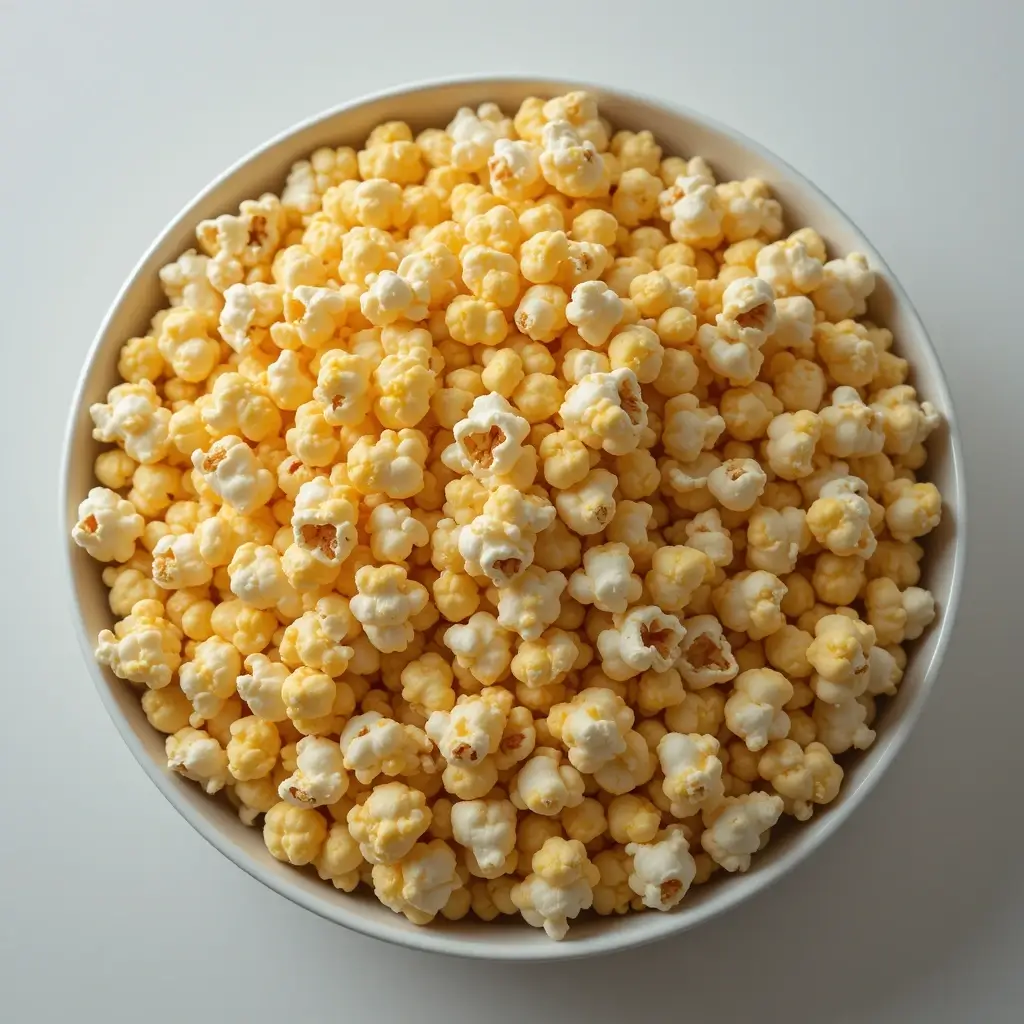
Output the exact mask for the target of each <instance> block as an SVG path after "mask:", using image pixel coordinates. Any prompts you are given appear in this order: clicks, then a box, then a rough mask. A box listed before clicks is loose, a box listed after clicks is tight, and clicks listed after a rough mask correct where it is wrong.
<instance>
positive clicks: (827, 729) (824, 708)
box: [811, 698, 875, 754]
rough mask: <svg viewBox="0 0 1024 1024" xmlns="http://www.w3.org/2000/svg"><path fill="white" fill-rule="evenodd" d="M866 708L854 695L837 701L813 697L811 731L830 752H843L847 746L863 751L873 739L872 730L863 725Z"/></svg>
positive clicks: (864, 723) (865, 717) (865, 720)
mask: <svg viewBox="0 0 1024 1024" xmlns="http://www.w3.org/2000/svg"><path fill="white" fill-rule="evenodd" d="M867 716H868V709H867V707H866V705H864V704H862V703H861V702H860V701H859V700H857V699H856V698H850V699H849V700H844V701H842V702H841V703H839V704H831V703H829V702H828V701H824V700H820V699H819V700H816V701H815V702H814V709H813V710H812V712H811V718H812V719H813V721H814V727H815V734H816V736H817V739H818V741H819V742H820V743H821V744H823V745H824V746H825V747H826V748H827V749H828V751H829V752H830V753H831V754H844V753H846V751H847V750H849V749H850V748H851V747H852V748H853V749H855V750H867V748H868V747H870V746H871V744H872V743H874V742H875V732H874V730H873V729H869V728H868V726H867Z"/></svg>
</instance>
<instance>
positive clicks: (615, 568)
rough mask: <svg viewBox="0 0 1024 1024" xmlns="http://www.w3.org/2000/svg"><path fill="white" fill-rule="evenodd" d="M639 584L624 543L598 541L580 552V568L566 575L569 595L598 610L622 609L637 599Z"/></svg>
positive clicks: (639, 593) (639, 581)
mask: <svg viewBox="0 0 1024 1024" xmlns="http://www.w3.org/2000/svg"><path fill="white" fill-rule="evenodd" d="M642 592H643V583H642V581H641V579H640V577H639V576H637V575H635V574H634V573H633V559H632V558H631V557H630V555H629V548H628V547H627V546H626V545H625V544H621V543H613V544H599V545H597V546H595V547H592V548H588V549H587V550H586V551H585V552H584V554H583V568H582V569H577V570H576V571H575V572H574V573H573V574H572V576H570V577H569V596H570V597H572V598H574V599H575V600H577V601H579V602H580V604H592V605H593V606H594V607H595V608H597V609H598V610H600V611H602V612H624V611H625V610H626V609H627V608H628V607H629V606H630V605H631V604H635V603H636V602H637V601H639V600H640V595H641V593H642Z"/></svg>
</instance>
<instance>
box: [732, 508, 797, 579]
mask: <svg viewBox="0 0 1024 1024" xmlns="http://www.w3.org/2000/svg"><path fill="white" fill-rule="evenodd" d="M810 541H811V531H810V530H809V529H808V523H807V513H806V512H804V510H803V509H802V508H783V509H774V508H763V507H761V508H756V509H754V511H753V512H752V513H751V515H750V520H749V522H748V523H747V564H748V565H749V566H750V567H751V569H766V570H767V571H768V572H770V573H774V574H775V575H776V576H785V575H786V574H787V573H791V572H792V571H793V570H794V569H795V568H796V562H797V559H798V558H799V557H800V553H801V552H802V551H803V550H804V549H805V548H806V547H807V546H808V544H809V543H810Z"/></svg>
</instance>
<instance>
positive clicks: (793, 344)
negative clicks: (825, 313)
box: [771, 295, 814, 358]
mask: <svg viewBox="0 0 1024 1024" xmlns="http://www.w3.org/2000/svg"><path fill="white" fill-rule="evenodd" d="M813 334H814V303H813V302H811V300H810V299H809V298H807V297H806V296H805V295H787V296H783V297H782V298H778V299H776V300H775V330H773V331H772V333H771V339H772V343H773V344H775V345H778V347H779V348H780V349H791V350H792V351H793V352H794V353H796V354H797V355H800V356H802V357H804V358H809V357H811V356H813V355H814V343H813V342H812V341H811V337H812V335H813Z"/></svg>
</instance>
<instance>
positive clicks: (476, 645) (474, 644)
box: [444, 612, 512, 686]
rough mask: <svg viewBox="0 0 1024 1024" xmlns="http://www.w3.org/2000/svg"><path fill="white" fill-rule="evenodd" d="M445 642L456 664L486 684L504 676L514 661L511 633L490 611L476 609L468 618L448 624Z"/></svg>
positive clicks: (488, 684)
mask: <svg viewBox="0 0 1024 1024" xmlns="http://www.w3.org/2000/svg"><path fill="white" fill-rule="evenodd" d="M444 643H445V646H446V647H447V648H448V649H449V650H450V651H451V652H452V654H454V655H455V662H456V664H457V665H458V666H459V667H460V668H462V669H465V670H466V671H467V672H469V673H470V674H471V675H472V676H473V677H474V678H475V679H476V680H477V681H478V682H480V683H483V684H484V685H485V686H490V685H491V684H492V683H496V682H498V680H499V679H502V678H503V677H504V676H505V675H506V673H507V672H508V668H509V664H510V663H511V661H512V634H511V633H510V632H509V631H508V630H507V629H505V628H504V627H503V626H501V625H499V623H498V620H497V619H495V617H494V616H493V615H491V614H490V613H488V612H475V613H474V614H473V615H471V616H470V617H469V619H468V620H467V621H466V622H464V623H458V624H456V625H454V626H449V627H448V629H446V630H445V633H444Z"/></svg>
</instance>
